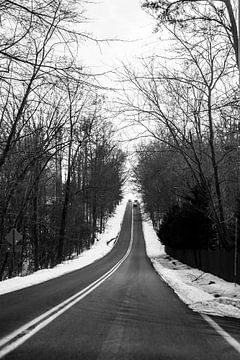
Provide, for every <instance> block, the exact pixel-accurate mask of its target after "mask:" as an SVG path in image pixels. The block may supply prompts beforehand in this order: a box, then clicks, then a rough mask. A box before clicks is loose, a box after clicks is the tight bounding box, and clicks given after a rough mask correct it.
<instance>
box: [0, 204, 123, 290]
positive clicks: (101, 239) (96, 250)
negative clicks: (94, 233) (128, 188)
mask: <svg viewBox="0 0 240 360" xmlns="http://www.w3.org/2000/svg"><path fill="white" fill-rule="evenodd" d="M126 202H127V200H126V199H123V201H122V202H121V203H120V204H119V205H118V206H117V207H116V210H115V213H114V215H113V216H112V217H110V218H109V219H108V221H107V224H106V227H105V231H104V233H102V234H98V237H97V241H96V242H95V244H94V245H93V246H92V247H91V249H90V250H85V251H83V252H82V253H81V254H80V255H79V256H78V257H77V258H75V259H72V260H67V261H64V262H63V263H62V264H58V265H57V266H55V267H54V268H51V269H42V270H38V271H36V272H35V273H33V274H30V275H27V276H23V277H20V276H16V277H14V278H11V279H7V280H4V281H1V282H0V295H2V294H6V293H9V292H11V291H16V290H19V289H22V288H25V287H28V286H31V285H36V284H39V283H41V282H44V281H47V280H50V279H53V278H56V277H58V276H61V275H64V274H66V273H69V272H71V271H74V270H78V269H81V268H82V267H84V266H87V265H89V264H91V263H92V262H94V261H96V260H98V259H100V258H101V257H103V256H105V255H106V254H107V253H108V252H109V251H111V249H112V247H113V246H114V244H115V241H116V239H117V237H118V234H119V232H120V229H121V224H122V219H123V215H124V212H125V209H126ZM109 240H112V241H110V242H109Z"/></svg>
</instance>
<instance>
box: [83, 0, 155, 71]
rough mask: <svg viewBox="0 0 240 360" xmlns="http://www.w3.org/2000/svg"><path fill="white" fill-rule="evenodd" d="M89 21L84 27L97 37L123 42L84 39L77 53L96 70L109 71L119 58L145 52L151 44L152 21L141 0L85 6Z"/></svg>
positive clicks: (105, 0) (105, 1)
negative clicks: (84, 41)
mask: <svg viewBox="0 0 240 360" xmlns="http://www.w3.org/2000/svg"><path fill="white" fill-rule="evenodd" d="M86 10H87V11H86V16H87V18H89V19H90V21H89V23H88V24H87V25H86V24H84V28H86V30H87V31H88V32H90V33H92V34H93V37H95V38H97V39H101V40H104V39H116V40H125V41H109V42H101V43H99V45H97V44H96V43H94V42H86V43H85V44H83V45H82V47H81V50H80V53H79V56H80V58H81V59H82V60H83V63H84V64H86V65H87V66H91V67H94V70H95V71H98V70H100V71H101V70H109V68H110V67H114V66H118V65H119V63H120V61H131V60H132V59H133V58H134V56H141V55H144V54H145V55H146V54H148V53H149V47H151V48H152V47H153V46H154V45H153V43H154V42H155V41H156V35H154V34H153V29H154V25H155V21H154V20H153V19H152V18H151V17H150V16H149V15H147V14H146V13H145V12H144V11H143V10H142V9H141V0H99V1H96V2H95V3H90V4H88V5H87V8H86Z"/></svg>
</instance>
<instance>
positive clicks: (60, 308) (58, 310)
mask: <svg viewBox="0 0 240 360" xmlns="http://www.w3.org/2000/svg"><path fill="white" fill-rule="evenodd" d="M132 245H133V209H132V223H131V238H130V243H129V247H128V249H127V252H126V253H125V255H124V256H123V257H122V258H121V259H120V260H119V261H118V262H117V264H116V265H114V266H113V267H112V268H111V269H110V270H109V271H107V272H106V273H105V274H104V275H102V276H101V277H100V278H99V279H97V280H95V281H94V282H93V283H92V284H90V285H88V286H87V287H85V288H84V289H82V290H81V291H79V292H78V293H76V294H74V295H73V296H71V297H70V298H68V299H67V300H64V301H63V302H61V303H60V304H58V305H56V306H54V307H53V308H52V309H50V310H48V311H47V312H45V313H43V314H42V315H40V316H38V317H36V318H35V319H33V320H31V321H30V322H28V323H27V324H25V325H23V326H21V327H20V328H18V329H17V330H15V331H13V332H12V333H11V334H9V335H7V336H5V337H3V338H2V339H1V340H0V359H2V358H3V357H4V356H5V355H7V354H8V353H10V352H11V351H13V350H15V349H16V348H18V347H19V346H20V345H22V344H23V343H24V342H25V341H27V340H28V339H29V338H31V337H32V336H33V335H34V334H36V333H37V332H38V331H40V330H41V329H43V328H44V327H45V326H47V325H48V324H49V323H51V322H52V321H53V320H54V319H56V318H57V317H59V316H60V315H61V314H63V313H64V312H65V311H67V310H68V309H70V308H71V307H72V306H73V305H75V304H76V303H77V302H79V301H80V300H82V299H83V298H85V297H86V296H87V295H88V294H90V293H91V292H92V291H93V290H95V289H96V288H97V287H98V286H100V285H101V284H102V283H103V282H104V281H105V280H107V279H108V278H109V277H110V276H111V275H112V274H114V273H115V271H116V270H117V269H118V268H119V267H120V265H121V264H122V263H123V262H124V261H125V260H126V259H127V257H128V256H129V254H130V252H131V250H132Z"/></svg>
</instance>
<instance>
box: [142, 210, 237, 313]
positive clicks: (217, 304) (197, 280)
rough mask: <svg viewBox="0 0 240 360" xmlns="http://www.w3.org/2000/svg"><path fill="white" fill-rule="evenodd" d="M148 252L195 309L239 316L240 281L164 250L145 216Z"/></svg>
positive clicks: (163, 275)
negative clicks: (223, 276)
mask: <svg viewBox="0 0 240 360" xmlns="http://www.w3.org/2000/svg"><path fill="white" fill-rule="evenodd" d="M143 232H144V237H145V242H146V252H147V255H148V257H149V258H150V259H151V261H152V264H153V267H154V268H155V270H156V271H157V273H158V274H159V275H160V276H161V277H162V279H163V280H164V281H165V282H167V283H168V284H169V285H170V286H171V287H172V288H173V290H174V291H175V293H176V294H177V295H178V296H179V298H180V299H181V300H182V301H183V302H185V303H186V304H187V305H188V306H189V307H190V308H191V309H192V310H194V311H197V312H200V313H205V314H212V315H217V316H230V317H235V318H238V319H240V285H235V284H234V283H229V282H227V281H225V280H223V279H220V278H219V277H217V276H214V275H212V274H209V273H204V272H203V271H201V270H198V269H195V268H191V267H190V266H188V265H185V264H183V263H181V262H180V261H177V260H176V259H173V258H171V257H170V256H168V255H167V254H166V253H165V252H164V246H163V245H161V243H160V242H159V240H158V238H157V235H156V233H155V231H154V229H153V227H152V223H151V221H150V220H147V219H146V217H145V219H144V215H143Z"/></svg>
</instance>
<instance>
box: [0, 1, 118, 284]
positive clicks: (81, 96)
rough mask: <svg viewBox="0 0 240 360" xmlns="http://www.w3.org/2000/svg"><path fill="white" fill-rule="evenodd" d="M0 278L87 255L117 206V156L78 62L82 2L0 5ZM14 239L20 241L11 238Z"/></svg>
mask: <svg viewBox="0 0 240 360" xmlns="http://www.w3.org/2000/svg"><path fill="white" fill-rule="evenodd" d="M0 9H1V23H0V26H1V45H0V74H1V76H0V92H1V96H0V102H1V110H0V129H1V131H0V278H1V279H5V278H8V277H12V276H14V275H17V274H27V273H30V272H32V271H36V270H38V269H40V268H46V267H52V266H54V265H56V264H57V263H60V262H61V261H63V260H64V259H66V258H69V257H71V256H72V255H73V254H79V253H80V252H81V251H82V250H83V249H84V248H89V247H90V246H91V245H92V244H93V243H94V242H95V240H96V238H97V233H98V232H102V231H103V230H104V226H105V223H106V220H107V218H108V217H109V216H110V215H111V214H112V212H113V211H114V209H115V207H116V205H117V204H118V202H119V201H120V200H121V197H122V192H121V188H122V185H123V182H124V177H125V174H124V171H123V164H124V161H125V154H124V153H123V152H122V151H121V150H120V149H119V147H118V146H117V143H116V141H114V140H113V137H114V129H113V126H112V124H111V122H110V121H109V120H108V119H107V118H106V115H105V114H106V112H105V111H104V108H105V104H106V102H107V99H106V98H105V97H104V96H103V95H102V92H101V89H100V88H99V87H97V86H96V84H95V85H94V77H93V76H92V75H91V74H90V73H88V72H87V70H86V69H85V68H84V66H83V65H82V64H80V63H79V61H78V60H77V59H78V52H79V43H80V41H81V40H86V39H88V38H89V35H88V34H85V33H84V32H83V31H80V30H79V29H81V26H82V25H83V23H84V21H85V20H86V19H85V15H84V1H68V0H66V1H65V0H61V1H60V0H54V1H47V0H40V1H34V2H29V1H25V0H23V1H22V0H21V1H17V0H16V1H3V2H1V5H0ZM18 234H20V235H18Z"/></svg>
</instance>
